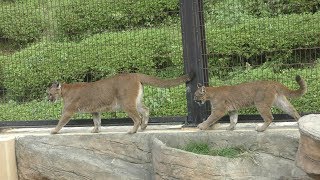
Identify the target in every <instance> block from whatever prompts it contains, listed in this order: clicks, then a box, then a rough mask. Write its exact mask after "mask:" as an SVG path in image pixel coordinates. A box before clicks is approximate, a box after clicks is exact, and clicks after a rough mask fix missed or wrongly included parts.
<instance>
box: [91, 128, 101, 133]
mask: <svg viewBox="0 0 320 180" xmlns="http://www.w3.org/2000/svg"><path fill="white" fill-rule="evenodd" d="M98 132H100V129H99V128H93V129H92V130H91V133H98Z"/></svg>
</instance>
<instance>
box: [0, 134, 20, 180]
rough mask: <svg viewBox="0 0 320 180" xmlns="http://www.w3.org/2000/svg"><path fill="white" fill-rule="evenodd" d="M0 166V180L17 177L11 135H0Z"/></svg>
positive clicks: (11, 179)
mask: <svg viewBox="0 0 320 180" xmlns="http://www.w3.org/2000/svg"><path fill="white" fill-rule="evenodd" d="M0 167H1V168H0V179H1V180H16V179H18V176H17V165H16V154H15V139H14V138H12V137H11V138H10V137H0Z"/></svg>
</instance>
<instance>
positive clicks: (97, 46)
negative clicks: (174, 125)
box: [0, 0, 186, 120]
mask: <svg viewBox="0 0 320 180" xmlns="http://www.w3.org/2000/svg"><path fill="white" fill-rule="evenodd" d="M180 29H181V26H180V16H179V1H178V0H160V1H159V0H157V1H154V0H151V1H149V0H134V1H132V0H92V1H85V0H44V1H38V0H23V1H20V0H11V1H9V0H8V1H0V62H1V67H0V90H1V93H0V94H1V96H0V100H1V102H0V120H41V119H43V120H47V119H58V118H59V116H60V114H61V109H62V106H63V105H62V103H61V102H58V103H56V104H52V103H49V102H48V101H47V99H46V90H47V88H48V87H49V86H50V84H51V83H52V82H54V81H59V82H62V83H63V82H65V83H72V82H91V81H96V80H99V79H101V78H104V77H109V76H111V75H114V74H117V73H121V72H139V73H145V74H150V75H154V76H157V77H163V78H171V77H176V76H179V75H181V74H183V73H184V72H183V59H182V43H181V30H180ZM144 93H145V95H144V97H145V98H144V102H145V104H146V105H147V106H148V107H149V108H150V113H151V116H153V117H155V116H158V117H159V116H179V115H185V114H186V100H185V96H186V95H185V85H181V86H179V87H177V88H171V89H160V88H153V87H148V86H146V87H145V88H144ZM125 116H126V115H125V114H124V113H121V112H116V113H106V114H104V115H103V118H119V117H125ZM73 118H91V117H90V116H89V115H85V114H78V115H76V116H75V117H73Z"/></svg>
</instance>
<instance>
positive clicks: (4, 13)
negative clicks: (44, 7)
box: [0, 3, 47, 45]
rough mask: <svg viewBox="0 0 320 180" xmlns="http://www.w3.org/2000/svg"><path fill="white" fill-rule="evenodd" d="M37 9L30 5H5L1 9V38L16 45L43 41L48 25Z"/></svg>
mask: <svg viewBox="0 0 320 180" xmlns="http://www.w3.org/2000/svg"><path fill="white" fill-rule="evenodd" d="M0 5H1V4H0ZM35 8H36V7H34V5H33V4H28V3H25V4H20V3H16V4H9V5H3V6H2V7H1V9H0V38H3V39H6V40H8V41H11V42H13V43H14V44H16V45H21V44H26V43H30V42H35V41H37V40H39V39H41V38H42V36H43V32H44V31H45V29H46V28H47V25H46V22H45V21H44V19H43V14H42V11H41V10H40V9H35ZM34 9H35V10H34Z"/></svg>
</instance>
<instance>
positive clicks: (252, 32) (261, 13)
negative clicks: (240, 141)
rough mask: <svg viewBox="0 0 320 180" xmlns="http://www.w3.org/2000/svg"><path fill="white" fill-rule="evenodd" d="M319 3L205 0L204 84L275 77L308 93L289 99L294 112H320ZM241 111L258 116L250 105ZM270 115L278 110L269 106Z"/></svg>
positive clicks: (271, 78)
mask: <svg viewBox="0 0 320 180" xmlns="http://www.w3.org/2000/svg"><path fill="white" fill-rule="evenodd" d="M319 8H320V1H317V0H316V1H303V0H301V1H290V0H289V1H281V0H280V1H257V0H245V1H242V0H224V1H212V0H205V1H204V8H203V9H204V11H203V13H204V16H205V29H206V45H207V53H206V54H203V55H205V56H206V57H207V58H208V63H209V65H208V66H209V68H208V69H209V77H210V78H209V82H208V83H209V84H210V85H213V86H219V85H233V84H239V83H241V82H247V81H253V80H275V81H279V82H281V83H283V84H285V85H286V86H288V87H290V88H291V89H295V88H296V89H297V88H298V85H297V83H296V82H295V76H296V75H301V76H302V77H303V78H304V79H305V80H306V82H307V84H308V93H307V94H305V95H304V96H303V97H301V98H299V99H294V100H292V103H293V105H294V106H295V107H296V109H297V110H298V111H299V112H304V113H312V112H319V109H320V98H319V97H320V94H319V93H318V92H319V90H320V85H319V77H320V74H319V69H320V66H319V62H320V23H319V22H320V21H319V20H320V13H319ZM242 113H243V114H257V113H258V112H257V111H256V110H255V109H254V108H249V109H245V110H243V111H242ZM273 113H283V112H282V111H279V110H276V109H274V110H273Z"/></svg>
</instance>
